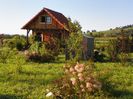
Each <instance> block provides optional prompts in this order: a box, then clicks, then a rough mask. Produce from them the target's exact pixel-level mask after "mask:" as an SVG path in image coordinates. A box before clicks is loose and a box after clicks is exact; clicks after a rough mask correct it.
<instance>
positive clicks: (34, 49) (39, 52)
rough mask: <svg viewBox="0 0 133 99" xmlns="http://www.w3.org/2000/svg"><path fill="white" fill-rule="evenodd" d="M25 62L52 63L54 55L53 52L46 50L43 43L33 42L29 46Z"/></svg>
mask: <svg viewBox="0 0 133 99" xmlns="http://www.w3.org/2000/svg"><path fill="white" fill-rule="evenodd" d="M26 56H27V61H34V62H51V61H54V60H55V58H56V55H55V53H54V52H53V51H51V50H49V49H47V48H46V46H45V43H43V42H42V43H40V42H35V43H34V44H32V45H31V47H30V49H29V51H28V52H27V53H26Z"/></svg>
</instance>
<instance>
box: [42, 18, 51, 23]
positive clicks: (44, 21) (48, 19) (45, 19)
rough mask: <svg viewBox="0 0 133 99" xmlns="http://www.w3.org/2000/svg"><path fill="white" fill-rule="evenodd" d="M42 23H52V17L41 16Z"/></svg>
mask: <svg viewBox="0 0 133 99" xmlns="http://www.w3.org/2000/svg"><path fill="white" fill-rule="evenodd" d="M41 23H45V24H51V23H52V19H51V17H50V16H41Z"/></svg>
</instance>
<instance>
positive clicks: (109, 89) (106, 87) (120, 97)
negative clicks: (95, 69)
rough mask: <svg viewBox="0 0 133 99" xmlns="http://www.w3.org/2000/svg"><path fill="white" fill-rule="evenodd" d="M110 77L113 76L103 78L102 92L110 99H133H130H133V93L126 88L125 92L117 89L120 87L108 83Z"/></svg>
mask: <svg viewBox="0 0 133 99" xmlns="http://www.w3.org/2000/svg"><path fill="white" fill-rule="evenodd" d="M109 77H111V75H107V76H106V77H104V78H102V84H103V88H102V90H103V92H104V93H105V94H106V95H107V96H108V97H113V98H115V99H116V98H117V99H125V98H126V99H133V98H130V97H133V92H131V91H128V90H126V88H125V89H123V90H122V89H117V86H118V85H115V84H112V82H110V81H108V79H109ZM119 86H122V85H119Z"/></svg>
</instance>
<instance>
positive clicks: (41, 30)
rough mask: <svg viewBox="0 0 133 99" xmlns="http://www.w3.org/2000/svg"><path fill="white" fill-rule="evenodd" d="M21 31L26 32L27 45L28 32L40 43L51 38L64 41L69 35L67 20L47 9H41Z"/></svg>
mask: <svg viewBox="0 0 133 99" xmlns="http://www.w3.org/2000/svg"><path fill="white" fill-rule="evenodd" d="M22 29H26V30H27V44H28V43H29V41H28V36H29V32H30V31H32V35H34V36H37V38H38V41H41V42H48V41H49V40H50V38H51V37H57V38H59V39H60V40H61V39H66V38H67V37H68V35H69V29H68V20H67V18H66V17H65V16H64V15H63V14H61V13H59V12H56V11H53V10H50V9H48V8H43V9H42V10H41V11H40V12H39V13H38V14H37V15H35V16H34V17H33V18H32V19H31V20H30V21H29V22H28V23H26V24H25V25H24V26H23V27H22Z"/></svg>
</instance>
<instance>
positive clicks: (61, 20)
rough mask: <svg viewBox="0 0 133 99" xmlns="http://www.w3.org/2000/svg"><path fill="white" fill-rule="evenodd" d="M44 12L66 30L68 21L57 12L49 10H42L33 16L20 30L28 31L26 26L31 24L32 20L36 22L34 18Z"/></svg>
mask: <svg viewBox="0 0 133 99" xmlns="http://www.w3.org/2000/svg"><path fill="white" fill-rule="evenodd" d="M44 12H46V13H47V14H48V15H49V16H51V17H52V18H53V19H54V20H55V21H56V22H57V23H58V24H59V25H60V26H62V27H63V28H64V29H65V30H68V20H67V18H66V17H65V16H64V15H63V14H62V13H59V12H56V11H53V10H50V9H48V8H43V9H42V10H41V11H40V12H39V13H38V14H37V15H35V16H34V17H33V18H32V19H31V20H30V21H29V22H27V23H26V24H25V25H24V26H23V27H22V29H28V25H29V24H30V23H32V22H33V21H34V20H36V18H37V17H38V16H39V15H40V14H42V13H44Z"/></svg>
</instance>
